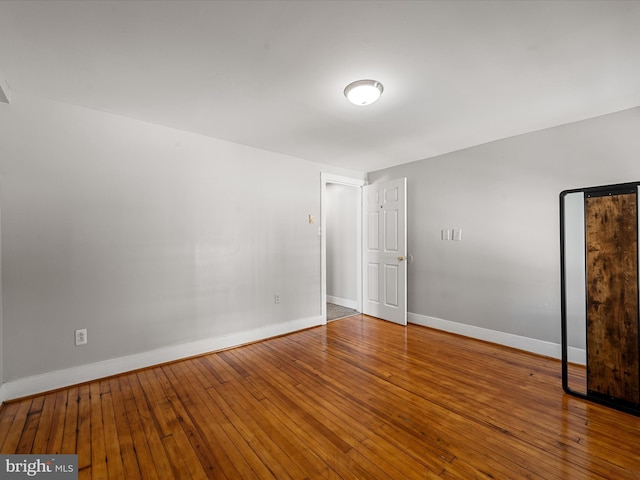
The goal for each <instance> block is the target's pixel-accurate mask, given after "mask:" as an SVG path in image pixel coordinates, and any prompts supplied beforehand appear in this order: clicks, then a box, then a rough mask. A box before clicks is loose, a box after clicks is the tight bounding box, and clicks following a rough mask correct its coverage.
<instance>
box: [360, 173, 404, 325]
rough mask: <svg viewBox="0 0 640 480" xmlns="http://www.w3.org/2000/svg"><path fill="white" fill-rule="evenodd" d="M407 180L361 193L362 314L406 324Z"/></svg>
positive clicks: (368, 187) (391, 182)
mask: <svg viewBox="0 0 640 480" xmlns="http://www.w3.org/2000/svg"><path fill="white" fill-rule="evenodd" d="M406 192H407V179H406V178H401V179H398V180H391V181H388V182H384V183H377V184H374V185H367V186H365V187H363V189H362V202H363V213H364V215H363V233H364V235H363V236H362V240H363V242H362V243H363V246H362V247H363V248H362V254H363V259H362V260H363V261H362V270H363V271H362V283H363V285H362V287H363V288H362V290H363V293H364V298H363V305H362V312H363V313H365V314H366V315H371V316H373V317H378V318H382V319H384V320H389V321H391V322H395V323H399V324H401V325H406V324H407V260H406V256H407V194H406Z"/></svg>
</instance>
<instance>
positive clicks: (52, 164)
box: [0, 94, 364, 394]
mask: <svg viewBox="0 0 640 480" xmlns="http://www.w3.org/2000/svg"><path fill="white" fill-rule="evenodd" d="M321 170H323V171H330V172H331V171H332V170H333V172H334V173H337V174H345V172H344V171H342V170H338V169H331V168H330V167H326V166H320V165H318V164H314V163H311V162H307V161H304V160H301V159H297V158H291V157H287V156H284V155H279V154H275V153H270V152H267V151H263V150H258V149H254V148H250V147H245V146H240V145H237V144H232V143H229V142H224V141H220V140H216V139H212V138H207V137H203V136H199V135H195V134H190V133H186V132H182V131H178V130H174V129H170V128H165V127H160V126H156V125H151V124H147V123H143V122H139V121H134V120H130V119H127V118H123V117H118V116H114V115H110V114H104V113H101V112H97V111H93V110H88V109H84V108H79V107H74V106H70V105H65V104H61V103H56V102H49V101H43V100H38V99H35V98H32V97H27V96H23V95H17V94H14V95H13V101H12V103H11V105H3V106H2V108H0V182H1V184H0V186H1V189H0V205H2V269H3V293H4V295H3V296H4V298H3V300H4V306H3V312H4V329H3V330H4V342H3V350H4V380H5V381H9V382H11V381H17V380H20V379H25V378H27V377H30V376H34V375H41V377H39V378H41V379H44V378H49V377H52V375H48V376H47V375H45V376H42V374H47V373H48V372H53V371H68V372H70V373H73V374H78V372H81V371H83V370H82V367H84V366H88V365H89V366H90V365H93V364H94V363H95V362H98V364H100V362H104V361H107V360H109V359H114V358H125V357H126V356H130V355H134V356H135V355H137V354H139V353H140V352H147V351H157V350H158V349H167V348H169V347H171V346H175V345H182V344H189V343H190V342H199V341H201V340H202V339H225V338H227V337H229V338H231V337H233V339H236V340H238V341H241V340H250V339H251V338H255V337H260V336H264V335H269V334H275V333H278V332H284V331H291V330H294V329H296V328H303V327H305V326H309V325H315V324H319V323H320V321H321V305H320V237H319V236H318V231H317V225H310V224H309V222H308V215H309V214H313V215H315V216H316V217H319V214H320V211H319V210H320V171H321ZM348 174H349V175H351V176H357V175H360V176H361V177H364V174H362V173H360V174H357V173H354V172H348ZM274 293H278V294H280V297H281V303H280V304H279V305H276V304H274V298H273V296H274ZM274 326H277V327H274ZM271 327H273V328H271ZM77 328H87V329H88V339H89V342H88V344H87V345H86V346H81V347H76V346H74V342H73V339H74V330H75V329H77ZM242 332H254V333H255V334H254V335H249V336H242V335H240V336H238V334H239V333H242ZM234 335H235V336H234ZM233 339H232V340H229V342H233V341H234V340H233ZM223 343H224V342H223ZM201 346H202V345H201ZM173 353H175V352H174V351H171V352H169V354H173ZM183 353H185V354H188V353H193V352H190V351H189V349H186V350H184V351H183ZM138 360H140V359H138ZM140 361H142V360H140ZM142 362H143V361H142ZM143 363H144V362H143ZM123 365H124V368H126V366H131V367H136V366H138V365H137V364H135V362H134V363H132V364H127V363H126V362H125V363H123V364H119V366H118V367H117V368H123ZM114 368H115V367H114ZM95 371H96V372H98V370H95ZM102 373H108V372H107V371H104V370H103V371H102ZM68 376H69V375H67V376H65V375H62V376H60V375H59V380H58V383H64V380H63V378H67V377H68ZM77 380H81V379H79V378H78V379H77ZM49 381H51V380H49ZM45 383H46V382H45ZM55 386H56V385H49V384H47V387H49V388H51V387H55ZM25 388H26V390H29V389H31V390H34V389H36V387H35V386H34V385H33V384H32V385H30V386H29V387H28V388H27V387H25ZM24 390H25V389H22V390H21V389H20V388H18V389H14V390H12V391H16V392H17V393H20V394H26V393H30V392H29V391H24Z"/></svg>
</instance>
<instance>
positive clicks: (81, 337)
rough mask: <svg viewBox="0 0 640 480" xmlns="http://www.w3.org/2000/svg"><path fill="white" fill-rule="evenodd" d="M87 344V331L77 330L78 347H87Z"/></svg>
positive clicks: (84, 329) (83, 329)
mask: <svg viewBox="0 0 640 480" xmlns="http://www.w3.org/2000/svg"><path fill="white" fill-rule="evenodd" d="M86 343H87V329H86V328H81V329H79V330H76V347H77V346H78V345H86Z"/></svg>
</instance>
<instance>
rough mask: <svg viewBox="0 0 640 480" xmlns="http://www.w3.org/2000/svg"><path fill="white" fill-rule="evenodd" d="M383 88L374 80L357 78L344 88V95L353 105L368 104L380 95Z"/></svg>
mask: <svg viewBox="0 0 640 480" xmlns="http://www.w3.org/2000/svg"><path fill="white" fill-rule="evenodd" d="M383 90H384V88H383V87H382V84H381V83H380V82H378V81H376V80H358V81H356V82H353V83H350V84H349V85H347V87H346V88H345V89H344V96H345V97H347V100H349V101H350V102H351V103H353V104H354V105H370V104H372V103H373V102H375V101H376V100H378V98H380V95H382V91H383Z"/></svg>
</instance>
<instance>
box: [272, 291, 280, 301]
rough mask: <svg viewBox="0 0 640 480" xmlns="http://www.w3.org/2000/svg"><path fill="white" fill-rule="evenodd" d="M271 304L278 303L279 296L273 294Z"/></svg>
mask: <svg viewBox="0 0 640 480" xmlns="http://www.w3.org/2000/svg"><path fill="white" fill-rule="evenodd" d="M273 303H280V294H279V293H274V294H273Z"/></svg>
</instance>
